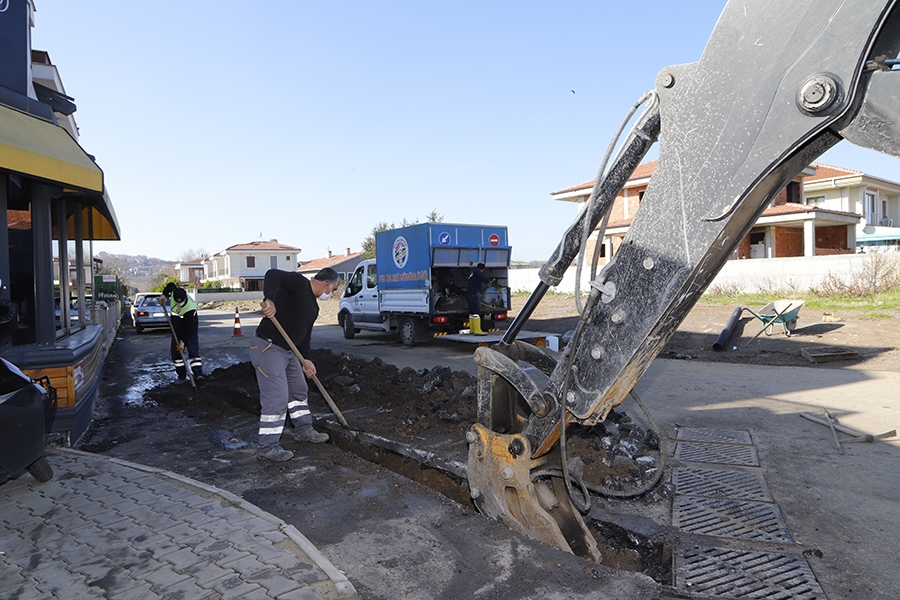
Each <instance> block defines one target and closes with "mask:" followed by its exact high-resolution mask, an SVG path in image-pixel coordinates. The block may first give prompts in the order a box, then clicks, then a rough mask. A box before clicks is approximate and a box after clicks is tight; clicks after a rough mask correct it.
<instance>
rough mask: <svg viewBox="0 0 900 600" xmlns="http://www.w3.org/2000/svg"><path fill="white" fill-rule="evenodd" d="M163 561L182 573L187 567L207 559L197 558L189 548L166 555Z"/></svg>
mask: <svg viewBox="0 0 900 600" xmlns="http://www.w3.org/2000/svg"><path fill="white" fill-rule="evenodd" d="M163 560H165V562H167V563H169V564H171V565H172V566H173V567H175V569H176V570H178V571H184V570H186V568H187V567H191V566H193V565H196V564H199V563H202V562H204V561H206V560H209V559H206V558H203V557H200V556H197V554H195V553H194V552H193V550H191V549H190V548H181V549H180V550H176V551H175V552H172V553H171V554H167V555H166V556H165V558H164V559H163ZM182 567H184V568H182Z"/></svg>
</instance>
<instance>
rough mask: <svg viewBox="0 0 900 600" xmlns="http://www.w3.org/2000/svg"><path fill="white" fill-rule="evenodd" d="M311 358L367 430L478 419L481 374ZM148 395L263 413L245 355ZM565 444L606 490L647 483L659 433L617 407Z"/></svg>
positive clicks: (416, 429)
mask: <svg viewBox="0 0 900 600" xmlns="http://www.w3.org/2000/svg"><path fill="white" fill-rule="evenodd" d="M310 359H311V360H312V361H313V362H314V363H315V364H316V367H317V369H318V378H319V381H320V382H321V383H322V385H323V387H324V388H325V389H326V390H327V391H328V393H329V394H330V395H331V396H332V397H335V398H340V399H341V411H343V412H347V413H350V412H351V411H358V410H360V409H369V410H365V414H366V415H368V416H367V418H366V421H365V423H364V424H360V423H357V424H356V425H357V426H359V427H361V428H362V429H364V430H365V431H366V433H370V434H373V435H376V436H379V437H383V438H387V439H390V440H395V441H399V442H409V443H412V444H413V445H414V444H415V441H416V440H421V439H428V438H429V437H430V436H434V435H440V436H442V437H449V438H451V439H459V440H462V439H464V438H465V435H466V432H467V431H468V430H469V428H470V427H471V426H472V424H473V423H474V422H475V392H476V379H475V377H474V376H472V375H470V374H468V373H465V372H460V371H457V372H454V371H451V370H450V369H449V368H447V367H436V368H434V369H424V370H421V371H415V370H413V369H411V368H409V367H406V368H403V369H398V368H397V367H395V366H393V365H390V364H385V363H383V362H382V361H381V359H379V358H375V359H373V360H371V361H365V360H362V359H359V358H356V357H353V356H350V355H347V354H333V353H332V352H330V351H328V350H314V351H313V353H312V355H311V357H310ZM361 383H362V385H360V384H361ZM145 400H149V401H151V402H153V403H155V404H157V405H158V406H161V407H164V408H167V409H177V410H179V411H182V412H183V413H185V414H186V415H187V416H189V417H191V418H196V419H199V420H202V421H206V422H221V421H225V420H227V419H229V418H230V417H232V416H234V415H235V414H238V413H241V412H242V413H247V414H250V415H253V416H258V415H259V412H260V405H259V392H258V390H257V387H256V379H255V375H254V373H253V368H252V366H251V365H250V363H246V362H244V363H239V364H236V365H234V366H231V367H228V368H224V369H216V370H215V371H213V372H212V373H210V374H209V375H207V376H206V377H204V378H203V379H202V380H201V382H200V384H199V385H198V387H197V390H196V391H192V390H191V389H190V388H189V387H188V386H186V384H170V385H165V386H160V387H157V388H154V389H151V390H149V391H148V392H147V393H146V394H145ZM310 404H311V406H312V408H313V409H314V411H320V412H328V410H329V409H328V406H327V404H326V402H325V400H324V398H323V397H322V396H321V395H320V394H319V393H318V390H316V389H315V388H314V387H313V388H312V389H311V390H310ZM566 446H567V448H568V449H569V453H570V456H576V457H580V459H581V462H580V463H575V465H576V466H575V468H576V469H577V472H581V471H583V479H584V481H585V482H586V483H587V484H589V485H592V486H595V487H599V488H603V489H612V490H617V491H620V490H623V489H625V490H628V489H634V488H637V487H638V486H639V485H641V484H642V483H644V482H649V481H650V480H651V478H653V476H654V474H655V473H656V470H657V467H658V456H659V438H658V437H657V434H656V433H655V432H652V431H645V430H644V429H643V428H642V427H640V426H639V425H637V424H636V423H634V422H633V421H632V419H631V417H630V416H628V415H627V414H625V413H624V412H622V413H620V412H616V411H613V412H611V413H610V415H609V418H608V419H607V421H606V422H605V423H601V424H599V425H596V426H594V427H573V428H570V430H569V432H568V441H567V445H566ZM663 494H665V491H663Z"/></svg>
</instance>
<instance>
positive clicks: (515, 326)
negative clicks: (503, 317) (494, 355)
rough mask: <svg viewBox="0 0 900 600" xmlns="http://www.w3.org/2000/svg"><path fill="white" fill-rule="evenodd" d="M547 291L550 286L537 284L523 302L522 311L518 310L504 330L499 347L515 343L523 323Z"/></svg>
mask: <svg viewBox="0 0 900 600" xmlns="http://www.w3.org/2000/svg"><path fill="white" fill-rule="evenodd" d="M549 289H550V286H549V285H547V284H546V283H544V282H543V281H541V282H540V283H538V285H537V287H536V288H534V291H533V292H532V293H531V295H530V296H529V297H528V300H527V301H526V302H525V306H523V307H522V310H520V311H519V314H518V315H516V318H515V319H513V322H512V324H511V325H510V326H509V327H508V328H507V329H506V333H504V334H503V339H502V340H500V345H501V346H504V347H505V346H509V345H510V344H512V343H513V342H514V341H516V337H517V336H518V335H519V332H520V331H522V326H523V325H525V321H527V320H528V318H529V317H530V316H531V313H533V312H534V309H535V308H537V305H538V304H539V303H540V302H541V300H542V299H543V298H544V294H546V293H547V290H549Z"/></svg>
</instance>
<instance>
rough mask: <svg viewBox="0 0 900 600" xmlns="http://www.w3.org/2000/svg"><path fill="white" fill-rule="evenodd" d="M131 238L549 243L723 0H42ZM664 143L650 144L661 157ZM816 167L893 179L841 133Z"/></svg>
mask: <svg viewBox="0 0 900 600" xmlns="http://www.w3.org/2000/svg"><path fill="white" fill-rule="evenodd" d="M35 4H36V7H37V11H36V13H35V27H34V29H33V30H32V47H33V48H35V49H41V50H46V51H48V52H49V54H50V57H51V60H52V61H53V63H54V64H55V65H56V66H57V67H58V69H59V72H60V75H61V77H62V80H63V84H64V86H65V89H66V93H67V94H68V95H69V96H72V97H74V98H75V102H76V104H77V106H78V111H77V112H76V113H75V119H76V122H77V123H78V126H79V130H80V136H81V137H80V139H79V142H80V143H81V145H82V146H83V147H84V148H85V150H87V152H89V153H90V154H92V155H93V156H95V157H96V160H97V163H98V164H99V165H100V167H101V168H102V169H103V171H104V176H105V182H106V186H107V189H108V190H109V193H110V197H111V198H112V201H113V205H114V207H115V211H116V215H117V219H118V222H119V228H120V232H121V237H122V239H121V241H117V242H96V243H95V244H94V251H95V252H100V251H106V252H111V253H116V254H132V255H138V254H142V255H147V256H151V257H156V258H162V259H165V260H177V259H179V258H183V257H184V254H185V253H186V252H188V251H191V250H194V251H196V250H202V251H205V252H206V253H208V254H213V253H216V252H219V251H221V250H224V249H225V248H227V247H229V246H232V245H234V244H241V243H248V242H252V241H254V240H260V239H263V240H271V239H277V240H278V241H279V242H281V243H283V244H288V245H291V246H295V247H298V248H301V249H302V251H301V254H300V260H312V259H315V258H320V257H323V256H325V255H326V254H327V251H328V250H331V251H332V252H334V253H335V254H337V253H343V252H344V251H345V249H346V248H349V249H350V250H351V251H352V252H357V251H359V250H360V248H361V244H362V241H363V239H365V237H366V236H367V235H369V233H370V232H371V231H372V228H373V227H375V226H376V225H377V224H378V223H380V222H387V223H395V224H399V223H400V222H401V221H403V220H404V219H406V220H407V221H410V222H412V221H417V220H418V221H424V220H425V216H426V215H427V214H429V213H431V212H432V211H436V212H437V213H438V214H439V215H443V218H444V221H446V222H450V223H476V224H490V225H506V226H507V227H508V228H509V237H510V242H511V244H512V246H513V255H512V258H513V260H517V261H533V260H541V261H543V260H546V259H548V258H549V257H550V255H551V253H552V251H553V249H554V248H555V247H556V246H557V244H558V243H559V241H560V239H561V237H562V235H563V234H564V232H565V230H566V229H567V228H568V226H569V225H570V224H571V222H572V220H573V219H574V218H575V215H576V208H575V205H574V204H572V203H568V202H557V201H553V200H552V199H551V197H550V194H551V193H552V192H554V191H556V190H560V189H563V188H566V187H569V186H571V185H574V184H577V183H581V182H584V181H589V180H591V179H593V177H594V176H595V174H596V172H597V168H598V166H599V164H600V161H601V160H602V158H603V154H604V153H605V150H606V147H607V145H608V144H609V140H610V139H611V138H612V136H613V134H614V132H615V130H616V128H617V127H618V125H619V122H620V121H621V119H622V117H623V116H624V115H625V113H626V112H627V111H628V109H629V108H630V107H631V105H632V104H633V103H634V102H635V101H636V100H637V99H638V98H639V97H640V96H641V95H642V94H643V93H644V92H645V91H647V90H649V89H651V88H652V87H653V82H654V78H655V77H656V74H657V73H658V72H659V71H660V70H661V69H662V68H664V67H666V66H668V65H674V64H680V63H689V62H695V61H697V60H699V58H700V56H701V54H702V52H703V48H704V47H705V45H706V41H707V39H708V38H709V35H710V33H711V32H712V30H713V27H714V25H715V23H716V20H717V19H718V16H719V14H720V13H721V11H722V8H723V7H724V2H723V1H713V0H707V1H702V0H683V1H681V2H672V1H671V0H665V1H662V0H645V1H644V2H641V3H640V4H631V3H628V2H615V3H612V2H603V1H598V0H589V1H569V2H566V1H560V2H546V1H530V0H519V1H515V2H514V1H494V2H491V1H484V0H481V1H469V0H456V1H454V2H412V1H394V0H379V1H377V2H375V1H371V0H368V1H363V0H343V1H342V0H331V1H324V0H323V1H319V2H308V1H305V0H291V1H289V2H286V1H274V0H259V1H257V2H243V1H242V2H238V1H235V0H219V1H215V2H213V1H212V0H193V1H192V0H187V1H185V2H177V3H172V4H168V3H159V2H131V1H126V2H122V1H113V0H106V1H102V0H81V1H78V2H73V1H72V0H35ZM655 154H656V152H655V150H654V151H652V153H651V154H650V155H649V156H650V157H653V156H655ZM819 161H820V162H823V163H826V164H831V165H838V166H842V167H848V168H853V169H858V170H861V171H864V172H866V173H868V174H870V175H874V176H877V177H881V178H884V179H889V180H892V181H900V160H898V159H897V158H894V157H889V156H883V155H879V154H877V153H875V152H872V151H867V150H862V149H859V148H856V147H854V146H852V145H851V144H850V143H848V142H841V143H840V144H838V146H837V147H835V148H834V149H832V150H830V151H829V152H828V153H826V154H825V155H823V156H822V157H821V158H820V159H819Z"/></svg>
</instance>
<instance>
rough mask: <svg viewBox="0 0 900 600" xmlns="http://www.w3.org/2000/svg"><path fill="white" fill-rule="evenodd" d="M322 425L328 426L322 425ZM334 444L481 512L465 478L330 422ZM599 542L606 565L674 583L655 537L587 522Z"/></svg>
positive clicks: (669, 551)
mask: <svg viewBox="0 0 900 600" xmlns="http://www.w3.org/2000/svg"><path fill="white" fill-rule="evenodd" d="M319 424H320V425H326V424H323V423H321V422H320V423H319ZM326 426H327V428H328V430H329V433H330V434H331V443H332V444H334V445H336V446H337V447H338V448H340V449H341V450H343V451H345V452H350V453H352V454H355V455H356V456H359V457H360V458H362V459H364V460H367V461H369V462H371V463H374V464H377V465H379V466H381V467H383V468H385V469H389V470H390V471H393V472H394V473H397V474H398V475H401V476H403V477H406V478H407V479H409V480H411V481H415V482H417V483H419V484H421V485H424V486H426V487H428V488H429V489H432V490H434V491H436V492H438V493H440V494H442V495H444V496H445V497H447V498H449V499H450V500H453V501H454V502H457V503H459V504H462V505H464V506H466V507H467V508H470V509H472V510H473V511H476V512H477V510H478V509H477V508H476V507H475V504H474V503H473V502H472V499H471V498H470V496H469V487H468V483H467V481H466V480H465V478H463V477H461V476H459V475H457V474H455V473H452V472H450V471H449V470H447V469H441V468H438V467H436V466H431V465H427V464H425V463H424V462H422V461H419V460H416V459H414V458H411V457H409V456H405V455H403V454H401V453H400V452H398V451H396V450H392V449H390V448H386V447H384V446H383V445H379V444H378V443H375V442H372V441H363V440H361V439H360V437H358V436H355V435H347V434H346V433H345V430H344V429H343V428H342V427H340V426H339V425H337V424H334V423H331V422H328V423H327V425H326ZM585 520H586V521H587V523H588V527H589V528H590V530H591V533H592V534H593V535H594V538H595V539H596V540H597V544H598V547H599V549H600V554H601V556H602V557H603V562H602V564H603V565H605V566H607V567H611V568H614V569H619V570H622V571H633V572H639V573H643V574H644V575H647V576H648V577H651V578H653V579H654V580H655V581H657V582H658V583H661V584H663V585H671V584H672V569H673V554H674V553H673V547H672V546H671V545H670V544H667V543H664V542H662V541H660V540H658V539H656V538H655V537H654V536H648V535H645V534H644V533H640V532H637V531H634V530H630V529H628V528H627V527H624V526H622V525H621V524H619V523H616V522H613V521H605V520H597V519H592V518H586V519H585Z"/></svg>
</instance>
